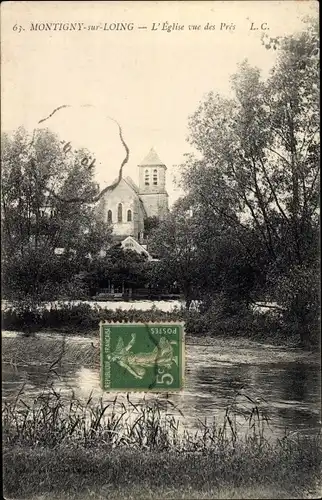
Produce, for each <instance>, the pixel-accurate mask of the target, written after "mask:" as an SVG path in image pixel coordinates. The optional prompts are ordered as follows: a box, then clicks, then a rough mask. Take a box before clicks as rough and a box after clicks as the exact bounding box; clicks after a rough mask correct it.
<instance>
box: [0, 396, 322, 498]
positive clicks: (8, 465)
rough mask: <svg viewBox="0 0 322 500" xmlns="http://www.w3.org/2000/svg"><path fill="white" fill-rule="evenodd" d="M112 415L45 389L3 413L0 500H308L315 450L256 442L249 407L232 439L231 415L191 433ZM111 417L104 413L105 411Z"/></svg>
mask: <svg viewBox="0 0 322 500" xmlns="http://www.w3.org/2000/svg"><path fill="white" fill-rule="evenodd" d="M128 403H129V405H128V407H127V408H125V407H124V403H121V406H122V407H123V411H122V413H121V412H120V411H119V410H120V408H118V407H117V401H116V400H114V401H112V402H111V403H110V404H109V405H106V404H105V405H104V406H103V403H102V401H100V402H99V403H97V402H96V403H93V402H92V401H91V400H90V399H89V400H88V401H87V402H86V403H81V402H80V401H78V400H77V399H76V398H75V397H74V396H71V397H70V399H69V400H63V399H62V398H61V396H60V395H59V394H58V393H57V392H55V391H52V390H50V388H48V389H47V390H46V391H44V392H43V394H42V396H41V397H39V398H38V399H37V400H36V401H34V403H32V404H27V403H25V404H22V403H21V402H20V404H19V402H18V401H17V400H15V401H11V402H6V404H5V405H4V408H3V447H4V449H3V459H4V471H3V472H4V474H3V477H4V492H5V497H6V498H7V499H11V498H12V499H13V498H15V499H19V498H23V499H24V500H27V499H29V498H30V499H33V500H34V499H35V498H38V499H39V500H40V499H46V500H47V499H48V500H49V498H50V500H55V499H61V500H63V499H64V500H68V499H74V498H75V500H76V498H83V499H84V500H85V498H94V499H100V500H101V499H103V498H107V497H108V498H115V499H116V498H118V499H121V500H122V499H125V498H126V499H130V498H151V499H152V498H160V499H163V498H178V499H179V498H314V497H315V498H317V497H318V496H319V493H320V491H319V489H318V480H319V477H320V470H321V458H322V457H321V440H320V436H319V435H318V434H316V435H314V436H310V437H304V436H301V437H300V436H298V437H296V438H294V437H292V436H285V438H284V439H281V440H275V441H268V440H267V439H266V438H265V425H266V424H265V416H264V414H263V413H262V412H261V410H260V408H259V407H257V406H256V405H255V406H253V407H252V408H251V409H250V410H249V411H248V412H247V413H246V414H245V418H246V419H248V422H249V432H248V433H247V434H245V435H242V436H240V435H239V434H238V432H237V427H236V423H235V419H234V412H235V411H236V410H235V409H233V408H232V407H227V412H226V416H225V418H224V420H223V422H221V423H218V422H212V423H211V424H206V423H205V424H203V425H201V426H200V430H199V432H197V433H189V431H185V432H182V429H181V428H180V423H179V422H178V421H177V420H176V419H175V418H174V417H173V416H171V415H170V413H169V412H168V411H166V409H164V408H160V407H159V406H158V405H157V404H155V405H151V403H150V404H147V403H145V404H141V405H135V404H133V403H132V402H131V401H130V400H129V399H128ZM108 408H109V410H112V411H110V412H109V413H108V412H107V410H108Z"/></svg>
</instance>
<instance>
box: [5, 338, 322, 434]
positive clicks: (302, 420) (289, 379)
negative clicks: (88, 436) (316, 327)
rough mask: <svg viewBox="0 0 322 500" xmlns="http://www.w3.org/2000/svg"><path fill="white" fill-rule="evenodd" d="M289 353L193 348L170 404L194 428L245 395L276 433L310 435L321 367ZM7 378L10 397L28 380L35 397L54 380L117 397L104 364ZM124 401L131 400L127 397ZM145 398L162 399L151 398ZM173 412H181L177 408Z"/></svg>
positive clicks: (37, 369) (21, 370)
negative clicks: (104, 378) (103, 376)
mask: <svg viewBox="0 0 322 500" xmlns="http://www.w3.org/2000/svg"><path fill="white" fill-rule="evenodd" d="M91 340H93V339H81V338H79V339H77V341H76V342H75V339H74V340H70V341H68V342H70V344H71V343H77V346H78V348H79V349H82V348H84V346H88V343H89V341H91ZM22 341H23V340H22ZM42 342H43V341H42ZM46 342H49V340H48V339H47V340H46ZM289 354H290V350H288V351H287V350H285V349H283V348H276V347H274V348H268V347H265V351H264V347H263V346H258V345H255V344H254V346H252V347H251V346H250V347H247V349H246V348H242V347H240V348H239V347H236V345H234V346H233V347H232V346H231V345H229V343H227V346H226V345H218V346H216V345H215V346H212V347H211V348H210V347H209V346H201V345H199V346H197V345H189V346H187V350H186V357H187V360H186V368H187V369H186V378H185V388H184V390H183V391H182V392H181V393H174V394H170V395H169V400H170V401H171V402H173V403H174V405H176V406H177V407H178V408H179V409H180V410H181V411H182V413H183V414H184V424H185V425H186V426H188V427H194V426H195V425H196V422H197V420H198V419H200V420H201V421H204V420H205V418H206V419H207V420H208V421H209V420H212V419H213V418H214V417H215V418H216V419H217V420H218V419H219V421H220V420H222V418H223V415H224V411H225V409H226V407H227V405H228V404H230V403H232V402H233V401H234V400H235V398H236V394H237V393H240V394H241V395H242V396H241V397H240V398H239V399H238V401H239V403H238V404H239V405H240V407H241V408H242V407H243V405H244V404H245V402H247V398H246V396H248V397H250V398H251V399H252V400H253V401H254V402H255V403H254V404H257V405H259V406H260V408H263V409H264V410H266V411H267V413H268V415H269V417H270V426H271V432H273V433H274V435H283V434H284V431H285V428H287V429H288V431H293V432H303V433H309V432H311V431H312V430H314V429H316V428H317V427H318V426H319V421H320V377H319V367H318V365H316V364H312V363H311V364H310V363H307V362H299V361H296V360H294V359H292V358H290V357H289V358H288V356H289ZM285 359H286V361H285ZM2 378H3V394H4V397H5V398H6V397H10V396H11V395H15V394H16V393H17V390H18V389H19V387H20V386H21V383H22V381H24V382H25V384H26V385H25V393H26V396H29V397H30V398H34V397H35V396H36V395H37V394H39V392H40V391H41V390H42V389H43V388H45V387H46V385H48V382H53V383H54V387H55V389H56V390H60V391H61V392H65V393H66V395H68V394H69V391H70V390H73V391H74V393H75V395H76V397H77V398H80V399H84V400H86V399H87V398H88V396H89V394H90V393H92V397H93V399H94V400H95V399H96V398H99V397H101V396H103V397H104V399H106V400H110V399H111V395H109V394H108V393H103V392H102V390H101V389H100V383H99V382H100V381H99V367H98V366H95V367H94V366H92V367H91V366H87V367H85V366H79V365H78V366H76V365H75V364H74V365H72V364H69V365H68V364H64V365H63V367H61V368H60V369H59V370H58V377H57V376H56V375H54V376H50V378H48V366H43V365H39V364H33V365H31V364H30V365H27V366H18V367H17V366H14V365H10V364H3V377H2ZM243 395H244V396H243ZM143 396H144V394H143V393H133V394H131V396H130V399H131V400H132V401H133V402H134V403H136V402H138V401H140V400H141V399H142V397H143ZM113 397H114V395H113ZM119 397H120V398H125V395H120V396H119ZM145 397H146V399H149V398H150V399H153V398H156V397H158V396H156V395H155V394H154V395H152V394H145ZM173 413H174V414H176V410H173ZM177 416H179V412H177Z"/></svg>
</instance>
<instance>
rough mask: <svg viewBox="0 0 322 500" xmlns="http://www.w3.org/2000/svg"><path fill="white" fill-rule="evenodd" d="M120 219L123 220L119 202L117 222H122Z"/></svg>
mask: <svg viewBox="0 0 322 500" xmlns="http://www.w3.org/2000/svg"><path fill="white" fill-rule="evenodd" d="M122 220H123V207H122V203H119V204H118V207H117V222H122Z"/></svg>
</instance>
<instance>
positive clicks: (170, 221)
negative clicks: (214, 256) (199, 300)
mask: <svg viewBox="0 0 322 500" xmlns="http://www.w3.org/2000/svg"><path fill="white" fill-rule="evenodd" d="M196 231H198V228H196V227H195V226H194V223H193V220H192V219H191V218H190V213H189V205H188V202H187V200H186V199H182V200H179V201H178V202H177V203H176V204H175V206H174V207H173V210H172V211H171V212H170V213H169V214H168V216H167V217H166V218H165V219H164V220H163V221H161V222H160V223H159V225H158V226H157V227H156V228H155V229H154V231H152V233H151V235H150V238H149V252H150V253H152V254H153V255H156V256H157V257H159V258H160V259H161V261H162V264H161V266H162V271H163V276H164V278H165V279H166V281H167V282H168V283H169V282H172V283H174V282H177V283H178V285H179V287H180V289H181V291H182V293H183V295H184V298H185V301H186V306H187V308H188V309H189V307H190V304H191V302H192V300H193V299H194V298H196V293H197V272H198V269H197V261H198V254H197V251H196V250H197V249H196V246H195V241H194V235H195V233H196Z"/></svg>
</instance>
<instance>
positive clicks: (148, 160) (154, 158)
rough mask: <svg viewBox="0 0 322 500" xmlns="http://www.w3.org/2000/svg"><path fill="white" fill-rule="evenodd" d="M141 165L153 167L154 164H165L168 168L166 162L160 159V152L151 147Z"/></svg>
mask: <svg viewBox="0 0 322 500" xmlns="http://www.w3.org/2000/svg"><path fill="white" fill-rule="evenodd" d="M139 165H142V166H144V167H148V166H149V167H150V166H151V167H153V166H161V165H162V166H163V167H165V168H166V166H165V164H164V163H163V161H161V160H160V158H159V156H158V153H157V152H156V151H155V150H154V149H153V148H151V149H150V151H149V152H148V154H147V155H146V157H145V158H144V159H143V160H142V161H141V163H139Z"/></svg>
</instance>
